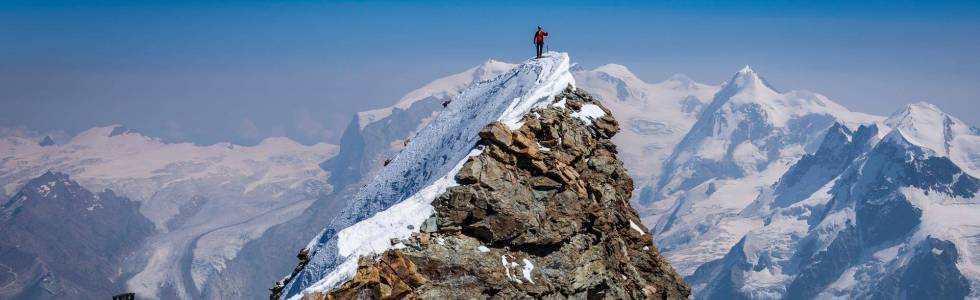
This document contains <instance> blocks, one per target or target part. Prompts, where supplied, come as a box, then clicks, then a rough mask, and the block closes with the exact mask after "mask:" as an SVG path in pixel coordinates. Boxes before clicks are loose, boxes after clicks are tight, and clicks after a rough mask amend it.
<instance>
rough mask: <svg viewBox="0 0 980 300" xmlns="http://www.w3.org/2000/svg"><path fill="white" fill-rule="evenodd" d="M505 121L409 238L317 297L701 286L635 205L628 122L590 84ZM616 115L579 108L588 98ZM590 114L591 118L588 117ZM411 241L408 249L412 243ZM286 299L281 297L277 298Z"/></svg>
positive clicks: (565, 294) (649, 295) (491, 129)
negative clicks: (675, 264)
mask: <svg viewBox="0 0 980 300" xmlns="http://www.w3.org/2000/svg"><path fill="white" fill-rule="evenodd" d="M555 99H559V100H560V99H565V102H564V103H565V105H564V106H563V107H562V106H548V107H544V108H538V109H534V110H532V112H531V113H529V114H528V115H527V116H525V118H524V120H523V123H522V127H521V128H520V129H519V130H516V131H511V130H509V129H508V128H507V127H506V126H504V125H503V124H500V123H493V124H489V125H487V127H486V128H485V129H484V130H483V131H482V132H481V134H480V136H481V138H482V140H481V142H480V145H479V146H478V147H480V148H482V150H483V151H482V153H481V154H479V155H477V156H474V157H471V158H470V159H469V161H467V162H466V163H465V164H464V166H463V167H462V170H461V171H459V173H457V175H456V180H457V182H458V183H459V184H460V185H459V186H456V187H452V188H450V189H449V190H448V191H447V192H445V193H444V194H442V195H441V196H439V197H438V198H437V199H436V200H435V201H433V203H432V205H433V206H434V207H435V210H436V213H435V214H434V215H433V216H432V217H430V219H429V220H427V221H426V222H425V223H423V224H422V226H421V228H420V229H421V232H419V233H417V234H415V235H413V236H412V237H411V238H409V239H407V240H393V241H392V243H394V244H396V247H395V248H394V249H392V250H388V251H387V252H385V253H384V254H382V255H381V256H380V257H378V258H375V259H370V258H362V259H361V260H360V261H359V268H358V270H357V274H356V275H355V276H354V278H353V279H351V280H350V281H348V282H346V283H344V284H343V285H341V286H340V287H338V288H336V289H334V290H332V291H330V292H329V293H326V294H308V295H305V296H306V297H309V298H314V299H394V298H407V299H415V298H420V299H515V298H542V299H564V298H575V299H586V298H588V299H594V298H611V299H679V298H686V297H687V296H688V295H689V294H690V292H691V291H690V288H689V287H688V286H687V285H686V284H685V283H684V281H683V279H682V278H681V277H680V276H679V275H678V274H677V273H675V272H674V270H673V269H672V268H671V267H670V265H669V264H668V263H667V262H666V260H665V259H664V258H663V257H662V256H660V254H659V253H658V251H657V249H656V247H655V246H654V245H653V240H652V238H651V237H650V235H649V234H648V233H647V230H646V229H645V228H643V227H642V225H641V223H640V219H639V217H638V216H637V213H636V211H635V210H634V209H633V208H631V207H630V206H629V199H630V196H631V191H632V190H633V182H632V179H630V177H629V176H628V175H627V173H626V170H625V169H624V168H623V165H622V162H621V161H619V160H618V158H617V157H616V147H615V145H613V143H612V142H611V141H610V140H609V139H610V138H611V137H612V136H613V135H614V134H615V133H617V132H618V131H619V125H618V123H617V121H616V120H615V119H614V118H613V117H612V115H611V114H610V113H609V111H608V110H606V109H605V108H604V107H602V106H601V105H600V104H599V103H598V101H597V100H596V99H594V98H592V97H591V96H590V95H589V94H587V93H585V92H584V91H582V90H572V89H567V90H566V91H565V92H563V93H562V94H560V95H558V96H556V97H555ZM587 105H596V106H598V107H599V108H600V109H602V110H603V111H604V112H605V115H604V116H602V117H600V118H598V119H588V118H587V117H582V116H579V117H575V116H573V115H572V114H573V113H575V112H578V111H580V110H583V109H582V108H583V106H587ZM582 118H585V119H588V121H586V120H583V119H582ZM402 245H404V247H402ZM274 296H275V295H274Z"/></svg>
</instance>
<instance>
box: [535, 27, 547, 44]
mask: <svg viewBox="0 0 980 300" xmlns="http://www.w3.org/2000/svg"><path fill="white" fill-rule="evenodd" d="M546 36H548V32H547V31H544V30H538V31H537V32H535V33H534V42H535V43H544V37H546Z"/></svg>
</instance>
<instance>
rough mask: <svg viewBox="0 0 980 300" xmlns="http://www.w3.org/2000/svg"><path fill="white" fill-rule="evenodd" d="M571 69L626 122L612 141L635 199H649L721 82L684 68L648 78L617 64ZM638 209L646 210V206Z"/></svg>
mask: <svg viewBox="0 0 980 300" xmlns="http://www.w3.org/2000/svg"><path fill="white" fill-rule="evenodd" d="M572 74H573V75H574V76H575V81H576V82H577V83H578V85H579V87H581V88H583V89H585V90H588V91H589V92H590V93H592V94H593V95H595V96H596V97H597V98H599V99H602V101H603V102H602V103H603V105H604V106H606V108H608V109H609V110H610V111H612V112H613V114H615V115H616V118H617V119H618V120H620V122H622V123H623V126H622V127H623V131H622V132H621V133H619V134H617V135H616V137H614V138H613V142H615V143H616V146H617V149H618V150H619V154H620V158H621V159H622V160H623V161H624V163H625V164H626V166H627V169H628V170H629V172H630V176H631V177H633V181H634V182H635V184H636V187H637V191H635V192H634V193H633V195H634V199H636V200H638V201H636V202H635V203H638V204H641V205H646V204H649V203H650V201H652V200H653V197H652V188H653V187H654V185H655V183H656V180H657V178H658V177H659V176H660V168H661V166H662V165H663V162H664V161H665V160H667V157H668V156H669V155H670V153H671V151H672V150H673V148H674V146H675V145H677V143H679V142H680V140H681V138H683V137H684V134H685V133H687V131H688V130H689V129H690V128H691V125H693V124H694V122H695V121H696V120H697V116H698V114H699V113H700V112H701V109H702V108H703V107H704V106H705V105H706V104H707V102H708V101H710V100H711V97H712V96H714V94H715V93H717V92H718V90H719V88H720V87H718V86H713V85H707V84H701V83H697V82H695V81H694V80H692V79H690V78H688V77H687V76H684V75H680V74H678V75H674V76H671V77H670V78H669V79H667V80H665V81H662V82H658V83H647V82H644V81H643V80H642V79H640V78H639V77H637V76H636V75H634V74H633V73H632V72H630V70H629V69H627V68H626V67H625V66H622V65H616V64H608V65H604V66H600V67H598V68H596V69H593V70H584V69H579V70H574V71H573V73H572ZM638 209H639V210H640V211H641V214H642V211H643V207H639V208H638Z"/></svg>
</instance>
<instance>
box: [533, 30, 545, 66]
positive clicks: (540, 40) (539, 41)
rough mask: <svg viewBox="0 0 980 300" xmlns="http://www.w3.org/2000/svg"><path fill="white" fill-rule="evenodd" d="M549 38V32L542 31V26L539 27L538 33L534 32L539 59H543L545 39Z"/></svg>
mask: <svg viewBox="0 0 980 300" xmlns="http://www.w3.org/2000/svg"><path fill="white" fill-rule="evenodd" d="M546 36H548V32H547V31H544V30H541V26H538V31H536V32H534V47H535V48H537V49H538V56H537V58H541V52H543V51H544V37H546Z"/></svg>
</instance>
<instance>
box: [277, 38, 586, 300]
mask: <svg viewBox="0 0 980 300" xmlns="http://www.w3.org/2000/svg"><path fill="white" fill-rule="evenodd" d="M574 83H575V80H574V79H573V78H572V75H571V73H570V72H569V58H568V55H567V54H565V53H557V52H549V53H547V54H546V55H545V57H544V58H541V59H532V60H528V61H526V62H525V63H523V64H521V65H518V66H516V67H514V68H513V69H512V70H510V71H509V72H507V73H505V74H503V75H500V76H498V77H496V78H494V79H493V80H489V81H484V82H480V83H477V84H475V85H473V86H471V87H470V88H468V89H466V90H465V91H463V92H462V93H460V94H459V95H458V96H456V97H455V98H453V101H452V102H451V104H450V105H449V106H448V107H447V108H446V109H445V110H444V111H442V112H441V113H439V115H438V116H437V117H436V118H435V119H434V120H432V121H431V122H430V123H429V124H428V125H427V126H426V127H424V128H423V129H422V130H420V131H419V133H418V134H417V135H416V137H415V138H414V139H412V142H411V143H409V144H408V146H407V147H405V149H404V150H403V151H402V152H401V153H400V154H399V155H398V156H396V157H395V158H394V159H393V160H392V161H391V163H390V164H389V165H388V166H387V167H386V168H385V169H384V170H382V171H381V172H380V174H379V175H378V176H377V177H375V178H374V179H373V180H372V181H371V182H370V183H368V184H367V185H366V186H365V187H363V188H362V189H361V190H360V191H359V192H358V194H357V195H356V196H354V199H352V201H351V202H350V203H351V204H350V205H349V206H348V207H347V208H346V209H345V210H344V212H343V213H342V215H341V216H340V217H338V218H337V219H334V220H333V221H332V222H331V225H329V226H328V228H327V230H325V231H324V233H323V234H322V235H321V236H318V237H316V238H315V239H314V240H313V241H312V242H311V243H310V246H309V248H308V249H307V250H308V251H309V253H310V255H311V258H310V260H309V262H308V263H307V264H306V265H305V267H304V268H303V269H302V270H300V272H299V273H296V274H293V275H291V276H289V277H287V280H288V283H287V284H286V286H285V287H284V292H283V293H282V297H283V298H289V297H293V296H298V295H301V292H302V291H304V290H307V291H322V290H329V289H330V288H333V287H335V286H336V285H337V284H339V283H341V282H344V281H346V279H349V278H350V276H352V275H353V274H354V269H355V268H356V261H357V259H358V257H361V256H372V255H374V254H378V253H380V252H382V251H384V250H386V248H387V247H390V246H391V245H390V242H389V241H390V239H391V238H405V237H407V236H404V235H406V234H410V233H411V232H414V231H415V230H418V228H419V227H420V226H419V225H420V224H421V222H422V221H424V220H425V218H427V217H428V215H425V214H424V212H425V211H426V210H425V209H426V207H425V206H428V209H429V210H430V211H431V205H429V204H428V203H430V202H431V201H432V199H433V198H434V197H435V196H438V193H437V192H438V191H439V190H443V189H444V188H446V187H448V186H449V185H451V184H453V183H454V180H449V181H450V182H446V180H443V179H445V178H450V179H451V178H453V174H454V172H455V170H456V167H457V166H459V165H460V163H462V162H464V161H465V159H466V158H467V157H468V156H469V155H471V154H472V152H473V149H474V146H475V145H476V142H477V141H478V140H479V135H478V133H479V131H480V129H482V128H483V127H484V126H485V125H487V124H489V123H491V122H493V121H498V120H499V121H501V122H503V123H505V124H509V125H511V126H514V125H516V124H517V122H518V121H519V120H520V118H521V117H523V116H524V115H525V114H527V112H528V111H530V109H532V108H534V107H537V106H543V105H547V104H548V103H550V101H551V98H552V97H553V96H554V95H556V94H558V93H559V92H561V91H562V90H564V89H565V88H566V87H568V86H569V85H574ZM434 187H438V188H434ZM406 199H414V200H412V201H413V203H419V204H425V205H422V206H419V205H415V206H413V207H415V208H416V209H412V210H411V212H408V213H405V212H399V211H397V210H392V209H394V207H397V206H401V205H402V203H404V201H406ZM406 205H407V204H406ZM379 216H381V217H379ZM365 222H367V223H365ZM361 224H364V225H361ZM367 224H371V225H367ZM408 225H412V229H410V230H385V231H384V232H375V231H371V229H372V228H373V229H378V228H393V227H391V226H405V228H406V229H408ZM348 227H349V228H352V229H350V230H354V231H356V230H357V229H363V230H368V231H371V232H351V231H346V230H347V229H344V228H348ZM336 232H341V233H339V234H334V233H336ZM345 237H361V238H360V239H355V238H345ZM363 237H369V238H363Z"/></svg>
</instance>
